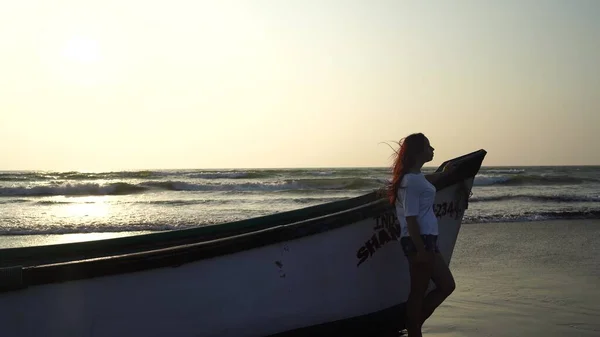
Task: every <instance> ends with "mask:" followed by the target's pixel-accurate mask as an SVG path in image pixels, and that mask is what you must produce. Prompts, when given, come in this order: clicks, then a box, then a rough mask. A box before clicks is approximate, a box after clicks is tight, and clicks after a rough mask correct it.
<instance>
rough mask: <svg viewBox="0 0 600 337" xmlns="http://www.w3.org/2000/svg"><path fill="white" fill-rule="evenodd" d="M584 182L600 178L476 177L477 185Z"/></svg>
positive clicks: (595, 180) (540, 176) (597, 181)
mask: <svg viewBox="0 0 600 337" xmlns="http://www.w3.org/2000/svg"><path fill="white" fill-rule="evenodd" d="M584 183H600V180H598V179H593V178H578V177H570V176H542V175H508V176H506V175H503V176H487V175H478V176H476V177H475V182H474V185H475V186H491V185H502V186H520V185H539V186H546V185H579V184H584Z"/></svg>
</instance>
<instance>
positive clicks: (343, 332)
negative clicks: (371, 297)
mask: <svg viewBox="0 0 600 337" xmlns="http://www.w3.org/2000/svg"><path fill="white" fill-rule="evenodd" d="M405 310H406V305H405V304H404V303H402V304H400V305H396V306H393V307H391V308H388V309H385V310H381V311H378V312H374V313H371V314H367V315H363V316H357V317H352V318H348V319H343V320H339V321H334V322H329V323H323V324H319V325H314V326H310V327H306V328H300V329H295V330H290V331H286V332H282V333H278V334H275V335H270V336H268V337H300V336H303V337H304V336H312V337H337V336H339V337H349V336H352V337H369V336H373V337H384V336H399V335H400V334H399V333H398V331H400V330H402V329H404V314H405ZM394 333H396V334H394Z"/></svg>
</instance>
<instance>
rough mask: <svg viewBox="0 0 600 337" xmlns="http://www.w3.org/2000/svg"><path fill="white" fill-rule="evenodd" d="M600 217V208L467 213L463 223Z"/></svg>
mask: <svg viewBox="0 0 600 337" xmlns="http://www.w3.org/2000/svg"><path fill="white" fill-rule="evenodd" d="M585 219H600V210H590V211H548V212H539V213H534V212H524V213H520V214H510V213H503V214H500V213H498V214H485V215H469V214H465V216H464V219H463V223H491V222H527V221H544V220H585Z"/></svg>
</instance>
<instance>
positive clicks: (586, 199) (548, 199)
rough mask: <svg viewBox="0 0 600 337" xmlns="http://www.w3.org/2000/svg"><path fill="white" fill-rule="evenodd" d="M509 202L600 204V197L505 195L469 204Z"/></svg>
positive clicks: (478, 199)
mask: <svg viewBox="0 0 600 337" xmlns="http://www.w3.org/2000/svg"><path fill="white" fill-rule="evenodd" d="M507 200H526V201H534V202H563V203H569V202H600V196H578V195H533V194H505V195H494V196H484V197H473V198H471V199H469V202H494V201H507Z"/></svg>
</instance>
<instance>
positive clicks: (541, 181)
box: [0, 166, 600, 236]
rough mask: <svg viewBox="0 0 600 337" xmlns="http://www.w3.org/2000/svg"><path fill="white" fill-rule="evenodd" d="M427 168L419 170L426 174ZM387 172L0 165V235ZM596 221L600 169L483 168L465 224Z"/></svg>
mask: <svg viewBox="0 0 600 337" xmlns="http://www.w3.org/2000/svg"><path fill="white" fill-rule="evenodd" d="M434 170H435V169H434V168H425V169H424V170H423V171H424V172H425V173H428V172H433V171H434ZM389 179H390V169H389V168H385V167H380V168H315V169H236V170H231V169H227V170H200V169H198V170H141V171H120V172H53V171H11V172H8V171H0V236H15V235H44V234H72V233H115V232H129V233H135V232H154V231H165V230H175V229H182V228H191V227H198V226H206V225H215V224H220V223H225V222H229V221H235V220H241V219H247V218H252V217H256V216H262V215H268V214H273V213H277V212H283V211H288V210H294V209H299V208H303V207H307V206H311V205H317V204H322V203H327V202H332V201H336V200H342V199H345V198H351V197H354V196H358V195H361V194H364V193H368V192H370V191H373V190H376V189H378V188H382V187H384V186H385V184H386V183H387V182H388V180H389ZM553 219H563V220H565V219H600V167H599V166H568V167H567V166H553V167H483V168H482V169H481V170H480V171H479V174H478V175H477V176H476V178H475V182H474V186H473V189H472V195H471V198H470V203H469V209H468V211H467V213H466V214H465V217H464V223H482V224H483V223H494V222H514V221H542V220H553Z"/></svg>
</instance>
